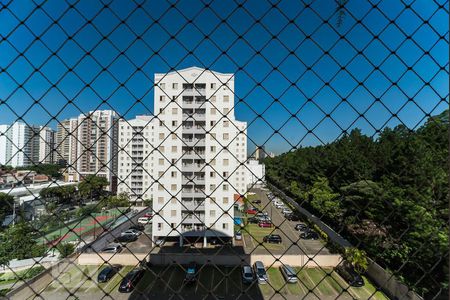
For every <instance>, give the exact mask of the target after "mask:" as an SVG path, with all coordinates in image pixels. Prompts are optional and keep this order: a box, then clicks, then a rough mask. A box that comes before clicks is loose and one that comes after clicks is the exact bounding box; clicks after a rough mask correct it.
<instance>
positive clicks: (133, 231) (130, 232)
mask: <svg viewBox="0 0 450 300" xmlns="http://www.w3.org/2000/svg"><path fill="white" fill-rule="evenodd" d="M127 234H134V235H137V236H140V235H141V234H142V232H140V231H139V230H136V229H128V230H127V231H124V232H122V233H121V234H120V235H127Z"/></svg>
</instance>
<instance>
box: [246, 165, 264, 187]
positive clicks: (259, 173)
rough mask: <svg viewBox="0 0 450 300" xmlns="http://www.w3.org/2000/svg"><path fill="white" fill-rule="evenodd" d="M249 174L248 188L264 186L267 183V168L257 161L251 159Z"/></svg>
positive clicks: (248, 166) (248, 168)
mask: <svg viewBox="0 0 450 300" xmlns="http://www.w3.org/2000/svg"><path fill="white" fill-rule="evenodd" d="M246 168H247V172H248V176H247V178H248V182H247V184H248V185H249V186H248V188H252V187H255V186H258V185H262V184H264V183H265V181H266V166H265V165H264V164H262V163H260V162H259V161H258V160H257V159H249V160H248V161H247V165H246Z"/></svg>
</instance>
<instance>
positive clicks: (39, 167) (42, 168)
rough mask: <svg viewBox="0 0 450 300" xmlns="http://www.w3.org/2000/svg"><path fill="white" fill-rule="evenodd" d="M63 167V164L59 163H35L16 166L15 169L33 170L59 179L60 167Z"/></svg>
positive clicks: (60, 175)
mask: <svg viewBox="0 0 450 300" xmlns="http://www.w3.org/2000/svg"><path fill="white" fill-rule="evenodd" d="M63 167H64V166H62V165H59V164H36V165H32V166H27V167H17V168H16V169H17V170H30V171H35V172H36V173H37V174H44V175H47V176H50V177H52V178H53V179H60V178H61V177H62V174H61V169H62V168H63Z"/></svg>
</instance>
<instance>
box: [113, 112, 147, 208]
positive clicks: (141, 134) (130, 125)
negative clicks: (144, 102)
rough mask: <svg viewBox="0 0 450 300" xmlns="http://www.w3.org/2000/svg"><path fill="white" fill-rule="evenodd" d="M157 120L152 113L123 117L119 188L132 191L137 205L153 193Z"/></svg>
mask: <svg viewBox="0 0 450 300" xmlns="http://www.w3.org/2000/svg"><path fill="white" fill-rule="evenodd" d="M153 120H155V119H154V118H153V117H152V116H137V117H136V118H135V119H133V120H124V119H121V120H120V121H119V137H118V144H119V155H118V157H119V161H118V163H119V166H118V187H117V192H118V193H127V194H128V195H130V200H131V201H132V202H134V203H136V205H141V204H142V202H143V200H150V199H152V196H153V194H152V187H153V177H152V174H153V150H154V132H155V122H154V121H153Z"/></svg>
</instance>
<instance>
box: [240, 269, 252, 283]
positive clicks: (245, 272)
mask: <svg viewBox="0 0 450 300" xmlns="http://www.w3.org/2000/svg"><path fill="white" fill-rule="evenodd" d="M241 273H242V282H243V283H245V284H250V283H252V282H253V281H254V280H255V276H254V275H253V270H252V267H250V266H243V267H242V272H241Z"/></svg>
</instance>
